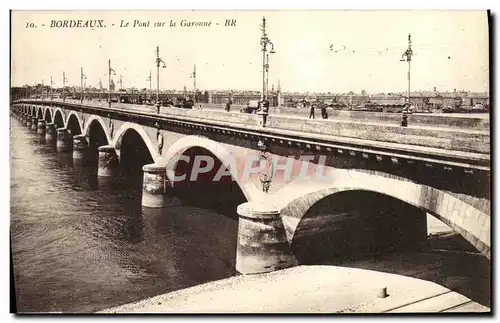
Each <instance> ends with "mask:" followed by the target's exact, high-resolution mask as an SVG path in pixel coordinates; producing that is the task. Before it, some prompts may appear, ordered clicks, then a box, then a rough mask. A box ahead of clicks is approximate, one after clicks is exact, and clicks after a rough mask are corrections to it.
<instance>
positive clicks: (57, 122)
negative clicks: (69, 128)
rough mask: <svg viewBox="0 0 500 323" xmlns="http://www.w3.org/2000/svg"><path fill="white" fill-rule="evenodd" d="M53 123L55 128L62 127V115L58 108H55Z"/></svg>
mask: <svg viewBox="0 0 500 323" xmlns="http://www.w3.org/2000/svg"><path fill="white" fill-rule="evenodd" d="M53 123H54V126H55V128H56V129H58V128H63V127H64V117H63V114H62V111H61V110H60V109H57V110H55V112H54V120H53Z"/></svg>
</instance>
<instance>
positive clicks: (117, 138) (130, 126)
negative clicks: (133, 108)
mask: <svg viewBox="0 0 500 323" xmlns="http://www.w3.org/2000/svg"><path fill="white" fill-rule="evenodd" d="M129 131H133V132H134V133H135V134H137V135H138V136H140V138H141V139H142V142H143V143H144V145H145V146H146V148H147V152H148V153H149V155H150V156H151V158H152V160H153V162H158V161H159V160H160V158H161V156H160V155H159V154H158V152H157V149H156V146H155V145H154V144H153V142H152V141H151V138H149V136H148V134H147V133H146V131H145V130H144V128H143V127H142V126H140V125H138V124H136V123H131V122H125V123H124V124H122V126H121V127H120V128H119V129H118V130H117V131H116V133H115V135H114V138H113V143H112V145H113V146H114V147H115V149H116V150H117V151H118V154H119V155H120V156H121V150H122V144H123V138H124V136H125V134H127V133H129Z"/></svg>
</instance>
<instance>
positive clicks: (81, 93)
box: [80, 67, 87, 104]
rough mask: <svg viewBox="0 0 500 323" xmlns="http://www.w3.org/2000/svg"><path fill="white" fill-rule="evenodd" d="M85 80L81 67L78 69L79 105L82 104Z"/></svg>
mask: <svg viewBox="0 0 500 323" xmlns="http://www.w3.org/2000/svg"><path fill="white" fill-rule="evenodd" d="M84 79H85V80H86V79H87V76H85V74H83V67H81V68H80V104H83V80H84Z"/></svg>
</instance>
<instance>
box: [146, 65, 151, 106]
mask: <svg viewBox="0 0 500 323" xmlns="http://www.w3.org/2000/svg"><path fill="white" fill-rule="evenodd" d="M147 80H148V81H149V95H148V96H149V100H151V93H152V90H151V80H152V78H151V70H149V77H148V78H147Z"/></svg>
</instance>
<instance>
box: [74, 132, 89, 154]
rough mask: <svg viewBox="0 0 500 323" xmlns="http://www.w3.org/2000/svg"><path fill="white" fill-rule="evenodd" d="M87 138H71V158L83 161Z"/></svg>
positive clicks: (78, 136)
mask: <svg viewBox="0 0 500 323" xmlns="http://www.w3.org/2000/svg"><path fill="white" fill-rule="evenodd" d="M88 146H89V145H88V143H87V138H86V137H85V135H76V136H73V158H74V159H83V158H85V153H86V151H87V148H88Z"/></svg>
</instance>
